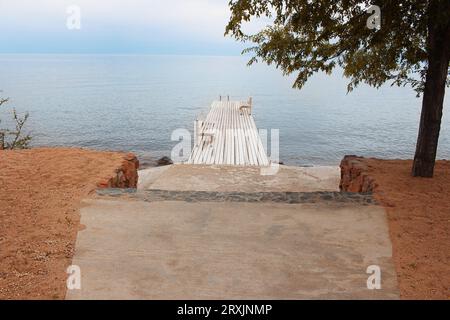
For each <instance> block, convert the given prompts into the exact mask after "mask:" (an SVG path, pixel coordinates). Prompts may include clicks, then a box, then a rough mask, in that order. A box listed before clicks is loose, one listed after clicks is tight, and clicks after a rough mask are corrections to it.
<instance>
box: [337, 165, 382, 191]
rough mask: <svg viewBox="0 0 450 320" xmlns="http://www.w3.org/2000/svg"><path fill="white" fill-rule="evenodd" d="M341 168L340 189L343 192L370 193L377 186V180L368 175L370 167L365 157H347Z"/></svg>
mask: <svg viewBox="0 0 450 320" xmlns="http://www.w3.org/2000/svg"><path fill="white" fill-rule="evenodd" d="M340 167H341V182H340V185H339V188H340V189H341V191H345V192H362V193H370V192H373V190H374V189H375V187H376V186H377V185H376V182H375V180H374V179H373V178H372V177H371V176H370V175H369V173H368V167H367V164H366V163H365V159H364V158H363V157H357V156H345V157H344V159H343V160H342V162H341V166H340Z"/></svg>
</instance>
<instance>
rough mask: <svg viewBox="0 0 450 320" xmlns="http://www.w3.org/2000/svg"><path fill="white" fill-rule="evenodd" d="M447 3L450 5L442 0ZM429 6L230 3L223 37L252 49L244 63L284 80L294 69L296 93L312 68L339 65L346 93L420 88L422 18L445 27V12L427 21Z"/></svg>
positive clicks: (345, 0) (343, 0)
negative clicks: (252, 26)
mask: <svg viewBox="0 0 450 320" xmlns="http://www.w3.org/2000/svg"><path fill="white" fill-rule="evenodd" d="M447 1H449V0H447ZM428 3H429V1H413V0H409V1H408V0H401V1H398V0H390V1H389V0H374V1H354V0H322V1H313V0H231V1H230V3H229V5H230V8H231V18H230V21H229V23H228V26H227V28H226V34H230V35H232V36H234V37H235V38H236V39H238V40H241V41H249V42H252V43H254V46H253V47H251V48H248V49H246V50H244V52H252V53H253V54H254V56H253V58H252V59H251V60H250V62H249V64H252V63H254V62H257V61H258V58H260V59H262V60H263V61H265V62H267V63H268V64H275V65H276V66H277V68H280V69H281V70H282V71H283V73H284V74H285V75H288V74H291V73H293V72H297V73H298V76H297V78H296V80H295V83H294V87H297V88H301V87H302V86H303V85H304V84H305V82H306V81H307V80H308V78H309V77H310V76H311V75H312V74H314V73H315V72H317V71H324V72H326V73H328V74H329V73H331V71H332V70H333V68H335V67H336V66H337V65H339V66H341V67H342V68H343V69H344V75H345V76H346V77H348V78H350V83H349V85H348V90H349V91H351V90H353V88H355V87H356V86H357V85H358V84H359V83H361V82H364V83H367V84H369V85H371V86H374V87H377V88H378V87H380V86H381V85H382V84H383V83H385V82H386V81H391V83H392V84H396V85H399V86H400V85H406V84H410V85H411V86H412V87H413V88H414V89H415V90H416V91H417V92H421V91H422V90H423V85H424V78H425V74H426V61H427V50H426V37H427V23H428V19H435V21H441V22H442V23H445V22H446V21H448V19H449V18H450V12H437V13H436V14H434V15H433V16H430V14H429V12H428V11H427V10H428V9H427V8H428ZM371 5H377V6H379V7H380V9H381V28H379V29H369V28H368V27H367V20H368V19H369V18H370V16H371V14H372V13H371V12H368V11H367V9H368V8H369V7H370V6H371ZM253 18H264V19H267V18H269V19H270V20H271V22H272V23H271V24H270V25H268V26H267V27H265V28H264V29H263V30H261V31H259V32H257V33H256V34H246V33H245V32H244V29H245V28H244V27H245V22H248V21H250V20H251V19H253Z"/></svg>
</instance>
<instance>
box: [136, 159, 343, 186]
mask: <svg viewBox="0 0 450 320" xmlns="http://www.w3.org/2000/svg"><path fill="white" fill-rule="evenodd" d="M272 169H273V168H272ZM139 180H140V181H139V187H138V189H139V190H168V191H209V192H210V191H215V192H247V193H254V192H318V191H339V182H340V169H339V167H337V166H329V167H325V166H323V167H291V166H279V168H278V170H267V168H256V167H237V166H203V165H186V164H177V165H172V166H168V167H161V168H152V169H148V170H144V172H142V173H140V177H139Z"/></svg>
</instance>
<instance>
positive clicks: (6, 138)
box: [0, 98, 31, 150]
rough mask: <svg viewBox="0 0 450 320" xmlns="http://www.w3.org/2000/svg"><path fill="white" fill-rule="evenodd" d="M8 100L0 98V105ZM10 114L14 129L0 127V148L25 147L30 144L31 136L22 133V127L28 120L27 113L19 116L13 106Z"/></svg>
mask: <svg viewBox="0 0 450 320" xmlns="http://www.w3.org/2000/svg"><path fill="white" fill-rule="evenodd" d="M8 101H9V99H3V98H0V107H1V106H2V105H3V104H5V103H7V102H8ZM12 114H13V120H14V122H15V129H14V130H11V129H3V128H0V150H3V149H10V150H12V149H26V148H28V146H29V144H30V141H31V136H30V135H28V134H27V135H24V134H23V133H22V131H23V127H24V125H25V123H26V122H27V120H28V117H29V114H28V113H26V114H25V115H24V116H23V117H20V116H19V115H18V114H17V112H16V109H14V108H13V110H12ZM0 124H1V119H0Z"/></svg>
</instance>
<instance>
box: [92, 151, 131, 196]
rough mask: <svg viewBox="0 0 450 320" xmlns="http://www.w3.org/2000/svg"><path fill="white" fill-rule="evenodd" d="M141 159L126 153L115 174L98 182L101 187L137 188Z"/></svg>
mask: <svg viewBox="0 0 450 320" xmlns="http://www.w3.org/2000/svg"><path fill="white" fill-rule="evenodd" d="M138 169H139V160H138V159H137V157H136V156H135V155H134V154H132V153H128V154H127V155H125V157H124V159H123V161H122V165H121V166H120V167H119V168H117V169H116V170H115V172H114V175H113V176H112V177H110V178H109V179H104V180H102V181H100V182H99V183H98V184H97V187H98V188H99V189H107V188H137V183H138Z"/></svg>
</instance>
